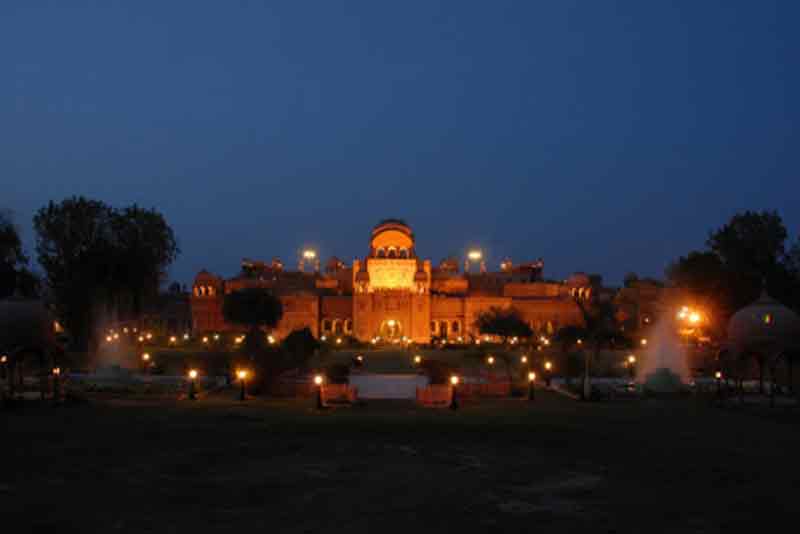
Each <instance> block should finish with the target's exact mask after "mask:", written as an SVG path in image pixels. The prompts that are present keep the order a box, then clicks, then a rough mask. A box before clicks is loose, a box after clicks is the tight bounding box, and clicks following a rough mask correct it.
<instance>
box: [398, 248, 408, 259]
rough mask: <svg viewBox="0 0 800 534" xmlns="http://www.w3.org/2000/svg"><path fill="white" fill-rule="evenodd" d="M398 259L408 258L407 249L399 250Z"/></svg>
mask: <svg viewBox="0 0 800 534" xmlns="http://www.w3.org/2000/svg"><path fill="white" fill-rule="evenodd" d="M400 257H401V258H408V249H407V248H401V249H400Z"/></svg>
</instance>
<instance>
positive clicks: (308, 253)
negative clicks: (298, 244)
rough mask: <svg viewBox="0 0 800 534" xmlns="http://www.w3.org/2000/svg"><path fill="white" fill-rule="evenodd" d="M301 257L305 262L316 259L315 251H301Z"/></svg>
mask: <svg viewBox="0 0 800 534" xmlns="http://www.w3.org/2000/svg"><path fill="white" fill-rule="evenodd" d="M303 257H304V258H305V259H307V260H313V259H314V258H316V257H317V251H316V250H312V249H310V248H308V249H306V250H304V251H303Z"/></svg>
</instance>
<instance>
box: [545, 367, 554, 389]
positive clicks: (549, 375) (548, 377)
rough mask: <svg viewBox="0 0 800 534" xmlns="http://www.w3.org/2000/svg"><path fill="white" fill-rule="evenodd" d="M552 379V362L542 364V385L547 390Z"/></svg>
mask: <svg viewBox="0 0 800 534" xmlns="http://www.w3.org/2000/svg"><path fill="white" fill-rule="evenodd" d="M552 379H553V364H552V362H549V361H547V362H544V383H545V385H546V386H547V389H550V383H551V381H552Z"/></svg>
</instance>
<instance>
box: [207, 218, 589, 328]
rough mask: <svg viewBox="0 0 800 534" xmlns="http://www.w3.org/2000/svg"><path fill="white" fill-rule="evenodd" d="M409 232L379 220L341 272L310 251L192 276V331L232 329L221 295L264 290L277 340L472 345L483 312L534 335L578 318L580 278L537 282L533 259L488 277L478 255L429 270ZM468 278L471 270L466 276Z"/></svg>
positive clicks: (583, 287) (585, 293)
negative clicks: (362, 251)
mask: <svg viewBox="0 0 800 534" xmlns="http://www.w3.org/2000/svg"><path fill="white" fill-rule="evenodd" d="M415 245H416V239H415V237H414V233H413V232H412V231H411V228H410V227H409V226H408V225H407V224H406V223H405V222H404V221H401V220H397V219H387V220H384V221H382V222H381V223H379V224H378V225H377V226H375V228H373V230H372V235H371V239H370V243H369V253H368V254H367V256H366V257H364V258H358V259H355V260H353V263H352V264H351V265H350V266H347V265H345V263H344V262H342V261H341V260H339V259H338V258H335V257H334V258H331V259H330V260H328V261H327V262H326V263H325V265H324V266H323V268H322V269H321V268H320V262H319V259H318V258H317V257H316V253H315V252H314V251H305V252H304V254H303V255H302V258H301V259H300V265H299V266H298V270H288V269H285V268H284V265H283V263H282V262H281V261H280V260H278V259H275V260H273V261H272V262H270V263H266V262H261V261H252V260H247V259H245V260H243V261H242V267H241V272H240V273H239V274H238V275H237V276H235V277H234V278H230V279H223V278H222V277H220V276H217V275H214V274H212V273H209V272H208V271H205V270H203V271H201V272H200V273H198V274H197V276H196V277H195V280H194V284H193V287H192V297H191V310H192V322H193V329H194V331H195V332H196V333H203V332H225V331H237V330H241V328H240V327H236V326H235V325H231V324H228V323H226V322H225V320H224V318H223V316H222V302H223V299H224V296H225V294H226V293H230V292H232V291H236V290H239V289H243V288H251V287H259V288H266V289H269V290H271V291H272V292H273V293H274V294H275V295H276V296H278V297H279V298H280V299H281V302H282V304H283V318H282V319H281V322H280V324H279V325H278V327H277V328H276V330H275V331H274V332H271V333H272V335H273V336H275V337H276V338H277V339H281V338H283V337H284V336H286V335H287V334H288V333H289V332H291V331H292V330H295V329H300V328H304V327H308V328H310V329H311V331H312V332H313V334H314V335H315V336H317V337H321V336H323V335H327V336H353V337H354V338H356V339H358V340H360V341H370V340H372V339H374V338H376V337H380V338H381V339H384V340H393V339H401V338H406V339H410V340H411V341H413V342H415V343H429V342H430V341H431V340H432V339H434V338H440V339H449V340H453V341H456V340H459V339H460V340H462V341H467V340H470V339H473V338H476V337H478V332H476V330H475V328H474V326H473V324H474V323H475V320H476V319H477V317H478V315H479V314H481V313H482V312H485V311H487V310H489V309H490V308H492V307H499V308H514V309H516V310H517V311H519V313H520V314H521V316H522V317H523V318H524V319H525V320H526V321H527V322H528V323H529V325H530V326H531V327H532V328H533V329H534V331H535V332H537V333H547V334H552V333H553V332H555V331H556V330H557V329H558V328H560V327H562V326H565V325H569V324H581V323H582V321H583V319H582V315H581V312H580V309H579V308H578V306H577V305H576V304H575V299H576V298H578V299H588V298H590V296H591V294H592V292H593V290H594V289H593V288H592V287H591V285H590V281H589V277H588V276H586V275H585V274H581V273H578V274H575V275H572V276H571V277H570V278H569V279H568V280H565V281H563V282H546V281H544V280H543V279H542V269H543V267H544V264H543V262H542V260H537V261H534V262H529V263H522V264H519V265H516V264H514V263H513V262H512V261H511V260H510V259H505V260H503V262H502V263H501V264H500V270H499V271H496V272H489V271H488V270H487V268H486V264H485V262H484V261H483V259H482V257H481V255H480V253H479V252H478V251H473V252H471V253H470V254H468V257H467V259H466V260H465V261H464V264H463V270H460V267H461V265H460V262H459V261H457V260H455V259H452V258H449V259H446V260H444V261H442V262H441V263H439V265H438V266H433V265H432V264H431V261H430V260H427V259H421V258H419V257H418V256H417V253H416V246H415ZM475 271H477V272H475Z"/></svg>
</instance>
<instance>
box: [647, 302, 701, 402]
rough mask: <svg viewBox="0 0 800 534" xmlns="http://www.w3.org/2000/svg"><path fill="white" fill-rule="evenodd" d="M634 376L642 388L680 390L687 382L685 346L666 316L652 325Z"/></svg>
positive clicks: (662, 391) (676, 329) (656, 391)
mask: <svg viewBox="0 0 800 534" xmlns="http://www.w3.org/2000/svg"><path fill="white" fill-rule="evenodd" d="M643 356H644V357H643V358H642V361H641V363H640V364H639V367H638V369H637V376H636V379H637V381H638V382H640V383H641V384H642V385H643V386H644V389H645V391H648V392H652V393H679V392H681V391H683V389H684V387H685V384H686V383H687V382H688V381H689V366H688V365H687V362H686V347H684V346H683V345H682V344H681V342H680V339H679V338H678V327H677V324H676V323H675V320H674V319H672V318H671V317H670V316H669V315H667V316H666V317H664V318H662V319H661V320H660V321H659V322H658V323H657V324H656V325H655V327H654V328H653V331H652V334H651V337H650V339H648V344H647V350H646V351H645V353H644V355H643Z"/></svg>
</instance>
